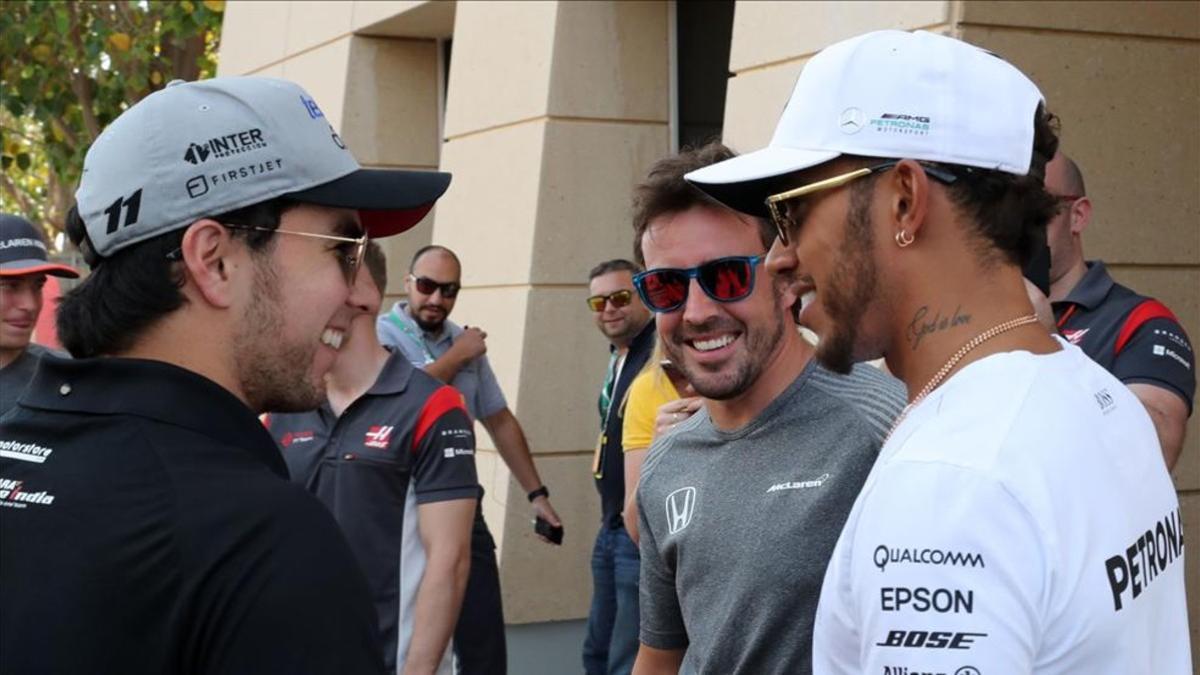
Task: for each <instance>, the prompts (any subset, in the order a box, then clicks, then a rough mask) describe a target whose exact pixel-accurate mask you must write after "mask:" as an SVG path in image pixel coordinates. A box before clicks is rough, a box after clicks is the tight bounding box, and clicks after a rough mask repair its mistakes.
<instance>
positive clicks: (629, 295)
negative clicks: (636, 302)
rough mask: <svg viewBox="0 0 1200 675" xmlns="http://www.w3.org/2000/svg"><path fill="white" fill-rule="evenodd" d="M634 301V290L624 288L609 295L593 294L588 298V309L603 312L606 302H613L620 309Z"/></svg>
mask: <svg viewBox="0 0 1200 675" xmlns="http://www.w3.org/2000/svg"><path fill="white" fill-rule="evenodd" d="M632 301H633V291H631V290H629V289H627V288H622V289H621V290H619V291H613V292H612V293H609V294H608V295H593V296H592V297H590V298H588V299H587V305H588V309H591V310H592V311H593V312H603V311H604V305H605V303H609V302H611V303H612V306H613V307H614V308H616V309H620V308H622V307H625V306H626V305H628V304H629V303H630V302H632Z"/></svg>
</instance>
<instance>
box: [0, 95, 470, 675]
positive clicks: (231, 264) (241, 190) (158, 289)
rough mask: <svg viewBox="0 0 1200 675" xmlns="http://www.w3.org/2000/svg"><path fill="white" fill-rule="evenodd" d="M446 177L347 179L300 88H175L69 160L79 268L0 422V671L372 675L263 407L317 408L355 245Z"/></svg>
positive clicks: (374, 648)
mask: <svg viewBox="0 0 1200 675" xmlns="http://www.w3.org/2000/svg"><path fill="white" fill-rule="evenodd" d="M449 182H450V176H449V175H447V174H442V173H433V172H412V171H376V170H365V169H362V168H361V167H360V166H359V165H358V162H357V161H355V159H354V157H353V155H351V154H350V152H349V151H348V150H347V149H346V147H345V144H344V143H343V142H342V140H341V138H339V137H338V135H337V133H336V132H335V131H334V130H333V128H332V127H331V126H330V124H329V123H328V122H327V121H326V120H325V116H324V114H323V113H322V112H321V109H320V108H319V107H318V106H317V104H316V102H315V101H313V100H312V98H311V97H309V96H308V94H307V93H306V92H305V91H304V90H303V89H301V88H300V87H298V86H296V85H295V84H293V83H291V82H286V81H283V80H274V79H267V78H259V77H235V78H218V79H213V80H207V81H202V82H194V83H182V82H179V83H172V84H171V85H168V86H167V87H166V88H165V89H164V90H162V91H159V92H157V93H154V94H151V95H150V96H148V97H146V98H145V99H144V100H142V101H141V102H139V103H137V104H136V105H134V106H132V107H131V108H129V109H128V110H127V111H125V113H123V114H122V115H121V116H120V117H119V118H117V119H116V120H115V121H114V122H113V123H112V124H111V125H109V127H108V128H107V129H106V130H105V131H104V132H103V133H102V134H101V135H100V137H99V138H98V139H97V140H96V142H95V143H94V144H93V145H92V147H91V148H90V149H89V151H88V154H87V157H86V159H85V161H84V169H83V178H82V181H81V184H80V186H79V190H78V192H77V193H76V199H77V201H78V211H77V212H75V211H73V212H72V213H71V214H70V216H69V218H68V223H67V233H68V235H69V236H70V237H71V239H72V241H73V242H74V243H75V244H76V245H77V246H78V247H79V248H80V250H81V251H83V253H84V256H85V259H86V260H87V261H88V264H89V265H90V266H91V267H92V273H91V275H90V276H89V277H88V278H87V279H86V280H85V281H84V282H83V283H82V284H81V285H80V286H79V287H78V288H75V289H74V290H72V291H71V292H70V293H69V294H68V295H67V296H66V297H65V298H64V299H63V301H62V303H61V305H60V308H59V315H58V327H59V336H60V338H61V339H62V342H63V345H64V346H65V347H66V348H67V349H68V350H69V351H70V352H71V354H72V355H73V356H75V357H76V360H66V359H58V358H55V357H52V356H47V357H44V358H43V359H42V364H41V367H40V369H39V370H38V373H37V374H36V375H35V376H34V378H33V381H32V382H31V383H30V386H29V389H28V391H27V392H26V394H25V396H24V397H23V398H22V400H21V401H20V402H18V404H17V406H16V408H15V409H14V410H13V412H11V413H10V414H9V415H8V416H7V417H6V418H5V420H4V423H3V424H0V507H4V508H0V540H3V541H4V542H5V545H4V546H0V604H2V605H3V606H4V608H5V610H4V612H3V613H2V614H0V644H3V645H4V649H3V650H0V671H2V672H14V673H15V672H61V673H74V672H88V673H122V674H126V675H127V674H129V673H267V672H278V673H374V672H382V671H383V665H382V660H381V657H380V652H381V650H380V646H379V644H380V643H379V631H378V627H377V624H376V621H375V615H374V611H373V609H372V606H371V600H370V595H369V593H368V588H367V585H366V582H365V580H364V578H363V576H362V572H361V571H360V570H359V569H358V567H357V564H356V562H355V560H354V557H353V555H352V554H351V551H350V550H349V548H348V546H347V544H346V541H345V539H344V538H343V536H342V534H341V533H340V531H339V529H338V526H337V523H336V522H334V520H333V518H332V516H330V514H329V512H328V511H327V510H326V509H325V508H324V507H323V506H321V505H320V503H318V502H317V501H316V499H314V498H313V497H312V496H311V495H309V494H308V493H307V492H305V491H304V489H303V488H302V487H300V486H298V485H294V484H292V483H290V482H289V481H288V480H287V478H288V473H287V468H286V465H285V464H284V462H283V459H282V458H281V457H280V455H279V450H278V449H277V447H276V445H275V443H274V442H273V441H272V440H271V436H270V435H269V434H268V432H267V431H266V429H264V428H263V426H262V425H261V424H260V423H259V421H258V418H257V417H256V415H257V414H258V413H260V412H263V411H267V410H273V411H298V410H308V409H312V408H314V407H316V406H317V405H318V404H319V403H320V402H321V401H322V400H323V398H324V386H323V385H324V383H323V378H324V376H325V373H326V372H327V371H328V370H329V368H330V366H331V365H332V364H333V361H334V359H335V358H336V357H337V354H338V350H339V348H340V347H341V345H342V340H343V339H344V336H345V333H346V331H347V329H348V327H349V322H350V318H351V317H352V316H353V315H354V314H355V313H356V312H357V311H359V306H360V305H362V304H363V302H364V301H365V298H364V297H362V295H361V292H360V291H358V290H357V289H358V285H356V284H355V277H356V275H357V273H358V268H359V264H360V262H361V260H362V257H363V250H364V249H365V247H366V244H367V240H368V237H378V236H386V235H390V234H395V233H398V232H401V231H403V230H405V229H408V228H410V227H412V226H413V225H415V224H416V223H417V222H418V221H419V220H420V219H421V218H422V217H423V216H424V215H425V214H426V213H427V212H428V211H429V210H430V209H431V208H432V207H433V204H434V202H435V201H436V199H437V198H438V197H440V196H441V194H442V193H443V192H444V191H445V190H446V188H447V186H448V185H449Z"/></svg>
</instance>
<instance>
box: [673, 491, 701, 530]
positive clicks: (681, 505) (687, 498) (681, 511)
mask: <svg viewBox="0 0 1200 675" xmlns="http://www.w3.org/2000/svg"><path fill="white" fill-rule="evenodd" d="M695 512H696V488H694V487H685V488H679V489H678V490H676V491H674V492H672V493H671V494H669V495H667V531H668V532H670V533H671V534H675V533H677V532H679V531H680V530H682V529H683V528H685V527H687V526H688V524H689V523H691V522H692V515H693V514H694V513H695Z"/></svg>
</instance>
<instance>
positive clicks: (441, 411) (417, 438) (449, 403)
mask: <svg viewBox="0 0 1200 675" xmlns="http://www.w3.org/2000/svg"><path fill="white" fill-rule="evenodd" d="M456 408H457V409H458V410H461V411H462V412H463V414H464V415H467V417H468V419H469V418H470V415H469V414H468V413H467V402H466V401H465V400H464V399H463V395H462V394H460V393H459V391H458V390H457V389H455V388H454V387H451V386H450V385H448V384H447V385H443V386H442V387H441V388H439V389H438V390H437V391H435V392H433V395H432V396H430V397H429V400H427V401H425V407H423V408H421V414H420V416H418V417H417V429H416V432H415V433H414V434H413V447H412V451H413V452H414V453H415V452H416V451H417V448H419V447H421V442H422V441H423V440H424V438H425V434H426V432H428V431H429V429H430V427H432V426H433V425H434V423H435V422H437V421H438V418H440V417H441V416H442V415H445V414H446V413H448V412H450V411H451V410H454V409H456Z"/></svg>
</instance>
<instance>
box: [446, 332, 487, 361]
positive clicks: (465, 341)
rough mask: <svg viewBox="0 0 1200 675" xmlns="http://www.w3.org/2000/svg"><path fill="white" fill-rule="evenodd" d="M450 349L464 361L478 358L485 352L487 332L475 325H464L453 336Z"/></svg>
mask: <svg viewBox="0 0 1200 675" xmlns="http://www.w3.org/2000/svg"><path fill="white" fill-rule="evenodd" d="M450 349H452V350H454V351H455V352H456V353H457V354H458V355H459V356H461V357H462V359H463V360H464V361H470V360H472V359H476V358H479V357H480V356H483V355H484V354H486V353H487V333H485V332H484V331H483V330H481V329H480V328H479V327H477V326H465V327H464V328H463V332H462V333H461V334H460V335H459V336H458V337H456V338H454V344H453V345H451V347H450Z"/></svg>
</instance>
